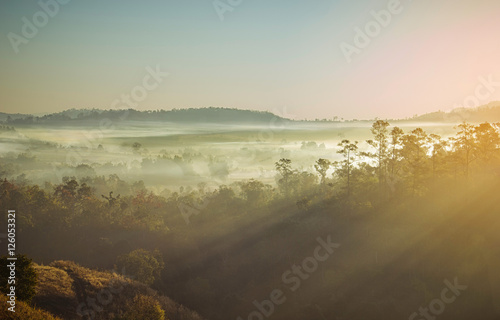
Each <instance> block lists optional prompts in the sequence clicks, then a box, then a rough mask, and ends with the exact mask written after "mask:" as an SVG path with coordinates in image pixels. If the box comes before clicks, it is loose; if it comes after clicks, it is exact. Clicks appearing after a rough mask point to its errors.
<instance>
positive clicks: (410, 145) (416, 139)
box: [401, 128, 429, 194]
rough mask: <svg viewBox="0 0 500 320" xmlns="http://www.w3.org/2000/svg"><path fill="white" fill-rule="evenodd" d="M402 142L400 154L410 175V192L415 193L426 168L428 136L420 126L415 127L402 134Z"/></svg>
mask: <svg viewBox="0 0 500 320" xmlns="http://www.w3.org/2000/svg"><path fill="white" fill-rule="evenodd" d="M402 142H403V149H402V150H401V154H402V156H403V159H404V163H405V168H406V170H407V172H408V173H409V176H410V180H411V186H412V193H413V194H415V192H416V190H417V188H418V187H419V186H420V181H421V179H422V177H423V175H424V174H425V172H426V169H427V168H426V166H427V160H428V158H427V152H428V150H429V148H428V143H429V137H428V135H427V133H426V132H425V131H424V130H422V128H416V129H415V130H413V131H412V132H411V133H410V134H406V135H404V136H403V137H402Z"/></svg>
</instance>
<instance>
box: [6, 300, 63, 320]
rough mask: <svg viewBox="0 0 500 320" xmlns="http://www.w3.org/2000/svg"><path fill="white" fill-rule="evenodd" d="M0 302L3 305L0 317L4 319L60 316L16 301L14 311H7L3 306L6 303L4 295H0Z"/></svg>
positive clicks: (46, 319) (41, 319)
mask: <svg viewBox="0 0 500 320" xmlns="http://www.w3.org/2000/svg"><path fill="white" fill-rule="evenodd" d="M0 304H1V305H2V306H3V307H2V308H0V319H5V320H7V319H8V320H26V319H30V320H61V318H58V317H54V316H53V315H52V314H50V313H49V312H47V311H44V310H41V309H39V308H33V307H32V306H30V305H28V304H26V303H24V302H22V301H17V302H16V312H11V311H8V310H7V308H6V307H5V306H8V304H7V297H6V296H5V295H3V294H2V295H0Z"/></svg>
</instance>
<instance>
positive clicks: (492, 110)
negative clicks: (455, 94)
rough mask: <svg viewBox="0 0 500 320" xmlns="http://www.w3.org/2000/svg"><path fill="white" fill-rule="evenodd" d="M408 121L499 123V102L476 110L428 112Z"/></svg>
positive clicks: (457, 109) (460, 109)
mask: <svg viewBox="0 0 500 320" xmlns="http://www.w3.org/2000/svg"><path fill="white" fill-rule="evenodd" d="M410 120H415V121H425V122H464V121H465V122H484V121H488V122H500V101H493V102H490V103H488V104H486V105H482V106H479V107H476V108H456V109H453V110H451V111H448V112H444V111H436V112H430V113H426V114H423V115H420V116H415V117H413V118H411V119H410Z"/></svg>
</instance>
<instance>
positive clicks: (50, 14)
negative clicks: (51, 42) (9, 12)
mask: <svg viewBox="0 0 500 320" xmlns="http://www.w3.org/2000/svg"><path fill="white" fill-rule="evenodd" d="M68 2H70V0H48V1H45V0H40V1H38V6H39V7H40V8H41V10H39V11H37V12H35V14H33V16H32V17H31V19H28V18H26V17H22V18H21V21H22V22H23V25H22V27H21V35H18V34H16V33H14V32H9V33H8V34H7V38H8V39H9V41H10V44H11V46H12V49H14V52H15V53H19V46H20V45H22V44H28V42H29V40H30V39H33V38H34V37H35V36H36V35H37V34H38V32H39V31H40V29H41V28H43V27H45V26H46V25H47V24H48V23H49V20H50V19H51V18H54V17H55V16H56V15H57V14H58V13H59V10H60V5H64V4H67V3H68Z"/></svg>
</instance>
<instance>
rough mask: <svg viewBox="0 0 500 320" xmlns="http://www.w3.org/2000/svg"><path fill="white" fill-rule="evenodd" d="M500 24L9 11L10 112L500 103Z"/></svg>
mask: <svg viewBox="0 0 500 320" xmlns="http://www.w3.org/2000/svg"><path fill="white" fill-rule="evenodd" d="M43 7H45V9H44V8H43ZM499 17H500V1H498V0H463V1H456V0H440V1H434V0H401V1H398V0H389V1H379V0H357V1H352V0H351V1H347V0H345V1H338V0H302V1H299V0H273V1H270V0H217V1H213V0H182V1H180V0H177V1H172V0H162V1H158V0H144V1H132V0H86V1H76V0H72V1H68V0H64V1H63V0H59V2H56V0H39V1H24V0H17V1H5V0H4V1H0V31H1V34H2V35H1V37H0V70H1V72H0V111H1V112H9V113H46V112H57V111H62V110H65V109H69V108H101V109H111V108H120V107H125V106H126V105H133V106H134V107H135V108H136V109H139V110H151V109H166V110H169V109H173V108H197V107H209V106H216V107H228V108H240V109H255V110H267V111H271V112H274V113H276V114H279V115H281V116H286V117H289V118H294V119H305V118H306V119H315V118H329V119H331V118H333V117H335V116H338V117H340V118H345V119H373V118H375V117H378V118H404V117H409V116H413V115H415V114H423V113H426V112H433V111H437V110H445V111H446V110H451V109H453V108H455V107H460V106H464V107H473V106H476V105H482V104H486V103H488V102H490V101H498V100H500V59H499V58H500V54H499V53H500V36H499V35H500V19H499ZM30 27H31V28H30ZM148 70H161V74H162V76H161V77H160V78H161V79H160V80H155V78H154V77H151V76H150V75H149V76H148V74H150V73H151V72H150V71H148ZM166 73H168V75H166ZM145 77H148V81H147V85H146V86H147V87H148V88H145V84H144V82H143V81H144V79H145ZM158 79H159V78H158ZM138 87H140V88H138ZM153 87H154V88H153ZM133 93H135V95H134V94H133ZM124 96H131V97H132V98H131V99H132V101H130V99H129V100H127V101H128V102H127V104H124V103H122V102H123V101H125V98H124ZM134 97H136V98H134ZM117 101H119V102H120V103H116V102H117Z"/></svg>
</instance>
